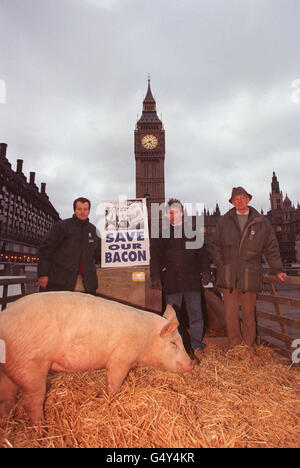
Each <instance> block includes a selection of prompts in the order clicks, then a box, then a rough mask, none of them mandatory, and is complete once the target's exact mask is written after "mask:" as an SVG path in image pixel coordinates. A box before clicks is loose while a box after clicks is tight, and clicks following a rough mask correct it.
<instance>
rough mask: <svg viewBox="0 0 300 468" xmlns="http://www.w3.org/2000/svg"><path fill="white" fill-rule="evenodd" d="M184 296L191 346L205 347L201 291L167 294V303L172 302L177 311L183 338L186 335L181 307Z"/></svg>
mask: <svg viewBox="0 0 300 468" xmlns="http://www.w3.org/2000/svg"><path fill="white" fill-rule="evenodd" d="M183 298H184V300H185V306H186V311H187V315H188V318H189V324H190V341H191V346H192V348H193V350H195V349H197V348H201V349H203V348H204V344H203V343H202V339H203V331H204V321H203V313H202V304H201V292H200V291H189V292H185V293H175V294H166V303H167V304H170V305H171V306H172V307H173V308H174V310H175V312H176V315H177V319H178V322H179V327H178V331H179V333H180V335H181V337H182V338H183V337H184V329H183V326H182V318H181V314H180V309H181V305H182V300H183Z"/></svg>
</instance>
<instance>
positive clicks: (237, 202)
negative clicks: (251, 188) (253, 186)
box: [232, 195, 250, 213]
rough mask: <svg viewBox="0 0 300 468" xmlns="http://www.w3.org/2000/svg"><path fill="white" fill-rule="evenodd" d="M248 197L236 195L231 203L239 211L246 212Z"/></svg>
mask: <svg viewBox="0 0 300 468" xmlns="http://www.w3.org/2000/svg"><path fill="white" fill-rule="evenodd" d="M249 201H250V198H249V197H247V196H246V195H236V196H235V197H233V199H232V204H233V205H234V206H235V208H236V209H237V210H238V211H239V212H240V213H246V212H247V211H248V203H249Z"/></svg>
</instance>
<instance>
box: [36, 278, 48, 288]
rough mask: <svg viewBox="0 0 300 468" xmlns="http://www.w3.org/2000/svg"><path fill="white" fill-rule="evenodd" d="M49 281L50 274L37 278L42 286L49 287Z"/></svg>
mask: <svg viewBox="0 0 300 468" xmlns="http://www.w3.org/2000/svg"><path fill="white" fill-rule="evenodd" d="M48 281H49V277H48V276H40V277H39V278H38V280H37V284H38V285H39V286H40V287H41V288H44V289H45V288H46V287H47V284H48Z"/></svg>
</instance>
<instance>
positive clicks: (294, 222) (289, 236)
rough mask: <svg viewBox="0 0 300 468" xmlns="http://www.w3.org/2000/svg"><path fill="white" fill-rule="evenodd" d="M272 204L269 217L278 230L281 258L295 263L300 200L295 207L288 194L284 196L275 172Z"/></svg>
mask: <svg viewBox="0 0 300 468" xmlns="http://www.w3.org/2000/svg"><path fill="white" fill-rule="evenodd" d="M270 205H271V209H270V211H268V213H267V218H268V219H269V221H270V223H271V224H272V226H273V228H274V230H275V232H276V236H277V239H278V242H279V247H280V254H281V259H282V261H283V263H284V264H292V263H295V262H296V261H297V258H296V241H297V242H298V239H299V238H300V206H299V202H298V205H297V208H295V207H294V206H293V204H292V202H291V200H290V199H289V197H288V196H287V194H286V196H285V198H283V194H282V191H281V190H280V187H279V182H278V179H277V176H276V174H275V172H273V177H272V183H271V192H270Z"/></svg>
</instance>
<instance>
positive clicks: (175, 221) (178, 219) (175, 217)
mask: <svg viewBox="0 0 300 468" xmlns="http://www.w3.org/2000/svg"><path fill="white" fill-rule="evenodd" d="M183 214H184V213H183V211H181V208H180V207H179V206H172V207H171V209H170V210H169V211H168V212H167V217H168V218H169V220H170V223H171V224H172V225H173V226H179V225H180V224H182V216H183Z"/></svg>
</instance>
